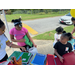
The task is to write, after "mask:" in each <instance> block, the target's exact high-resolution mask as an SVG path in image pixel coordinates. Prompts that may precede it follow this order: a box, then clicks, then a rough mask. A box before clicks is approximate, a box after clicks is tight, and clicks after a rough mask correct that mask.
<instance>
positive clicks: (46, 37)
mask: <svg viewBox="0 0 75 75" xmlns="http://www.w3.org/2000/svg"><path fill="white" fill-rule="evenodd" d="M73 28H74V26H73V25H71V26H67V27H65V28H64V30H65V31H66V32H71V31H72V30H73ZM49 33H50V36H49ZM55 33H56V31H55V30H52V31H48V32H45V33H43V34H39V35H37V36H35V37H33V39H37V40H54V34H55Z"/></svg>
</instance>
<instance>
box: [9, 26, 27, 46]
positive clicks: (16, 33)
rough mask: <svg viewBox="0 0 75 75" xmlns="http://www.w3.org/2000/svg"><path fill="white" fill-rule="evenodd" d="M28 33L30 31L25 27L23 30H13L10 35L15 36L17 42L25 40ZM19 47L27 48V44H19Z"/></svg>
mask: <svg viewBox="0 0 75 75" xmlns="http://www.w3.org/2000/svg"><path fill="white" fill-rule="evenodd" d="M27 32H28V30H27V29H26V28H24V27H22V29H21V30H16V28H15V27H14V28H12V29H11V30H10V32H9V33H10V34H11V35H14V37H15V38H16V39H17V40H20V39H23V37H24V36H25V35H26V33H27ZM18 45H19V46H25V45H26V44H25V42H18Z"/></svg>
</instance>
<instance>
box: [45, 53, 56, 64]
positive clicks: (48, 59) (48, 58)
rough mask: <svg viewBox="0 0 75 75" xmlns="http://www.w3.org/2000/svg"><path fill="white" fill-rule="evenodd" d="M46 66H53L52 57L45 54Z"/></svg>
mask: <svg viewBox="0 0 75 75" xmlns="http://www.w3.org/2000/svg"><path fill="white" fill-rule="evenodd" d="M46 65H55V60H54V55H51V54H47V61H46Z"/></svg>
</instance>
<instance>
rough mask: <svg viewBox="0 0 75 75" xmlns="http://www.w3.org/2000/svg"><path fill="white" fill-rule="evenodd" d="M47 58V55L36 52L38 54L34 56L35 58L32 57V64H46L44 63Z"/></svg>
mask: <svg viewBox="0 0 75 75" xmlns="http://www.w3.org/2000/svg"><path fill="white" fill-rule="evenodd" d="M45 60H46V55H44V54H39V53H36V54H35V55H34V56H33V58H32V60H31V62H30V64H31V65H44V64H45Z"/></svg>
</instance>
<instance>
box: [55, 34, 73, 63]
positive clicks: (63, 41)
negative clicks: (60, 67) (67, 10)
mask: <svg viewBox="0 0 75 75" xmlns="http://www.w3.org/2000/svg"><path fill="white" fill-rule="evenodd" d="M71 39H72V35H71V33H64V34H62V35H61V38H60V41H59V42H57V43H56V44H55V46H54V49H55V50H54V53H55V55H56V56H58V57H59V59H60V61H61V62H62V63H63V59H64V58H63V57H62V56H63V55H64V54H66V53H68V52H71V51H72V45H71V44H70V43H69V42H68V41H69V40H71Z"/></svg>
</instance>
